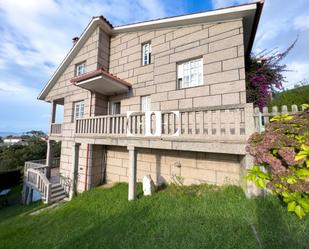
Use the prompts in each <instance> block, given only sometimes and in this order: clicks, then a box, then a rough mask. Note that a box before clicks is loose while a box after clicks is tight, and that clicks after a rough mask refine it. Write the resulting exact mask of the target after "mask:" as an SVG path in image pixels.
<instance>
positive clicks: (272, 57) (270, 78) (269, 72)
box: [246, 39, 297, 110]
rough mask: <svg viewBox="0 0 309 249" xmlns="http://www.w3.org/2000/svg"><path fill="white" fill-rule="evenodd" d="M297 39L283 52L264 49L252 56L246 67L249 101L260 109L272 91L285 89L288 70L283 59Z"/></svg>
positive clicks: (265, 104)
mask: <svg viewBox="0 0 309 249" xmlns="http://www.w3.org/2000/svg"><path fill="white" fill-rule="evenodd" d="M296 42H297V39H296V40H295V41H294V42H293V44H292V45H291V46H290V47H289V48H288V49H287V50H286V51H285V52H283V53H274V52H273V51H270V52H269V51H268V50H264V51H262V53H260V54H257V55H254V54H252V55H251V56H250V59H249V61H248V65H247V68H246V88H247V89H246V91H247V102H252V103H254V105H255V106H258V107H259V108H260V110H262V108H263V107H264V106H267V103H268V102H269V100H270V97H271V94H272V92H275V91H277V90H283V86H282V83H283V82H285V77H284V75H283V73H284V72H286V71H288V70H287V66H286V65H285V64H281V61H282V60H283V59H284V58H285V57H286V56H287V54H288V53H289V52H290V51H291V50H292V48H293V47H294V45H295V43H296Z"/></svg>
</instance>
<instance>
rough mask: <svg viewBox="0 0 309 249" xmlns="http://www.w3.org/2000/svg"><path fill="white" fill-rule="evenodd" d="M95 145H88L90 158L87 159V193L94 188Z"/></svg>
mask: <svg viewBox="0 0 309 249" xmlns="http://www.w3.org/2000/svg"><path fill="white" fill-rule="evenodd" d="M93 148H94V145H93V144H89V145H88V158H87V165H88V166H87V172H86V177H87V186H86V189H85V191H87V190H89V189H91V186H92V181H91V180H92V179H91V178H92V168H93Z"/></svg>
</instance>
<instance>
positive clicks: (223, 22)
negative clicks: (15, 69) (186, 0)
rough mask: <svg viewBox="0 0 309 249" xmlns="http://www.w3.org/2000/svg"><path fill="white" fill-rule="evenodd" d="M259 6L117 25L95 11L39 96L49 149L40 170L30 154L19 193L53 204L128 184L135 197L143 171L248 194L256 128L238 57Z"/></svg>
mask: <svg viewBox="0 0 309 249" xmlns="http://www.w3.org/2000/svg"><path fill="white" fill-rule="evenodd" d="M262 7H263V2H256V3H251V4H245V5H240V6H236V7H230V8H223V9H218V10H213V11H207V12H200V13H195V14H188V15H182V16H175V17H168V18H162V19H158V20H152V21H145V22H139V23H133V24H128V25H123V26H116V27H114V26H113V25H112V24H111V23H110V22H109V21H108V20H107V19H105V18H104V17H102V16H98V17H93V18H92V20H91V21H90V23H89V24H88V26H87V27H86V28H85V30H84V31H83V33H82V34H81V36H80V37H79V38H77V37H76V38H74V39H73V42H74V44H73V47H72V48H71V50H70V51H69V53H68V54H67V56H66V57H65V59H64V60H63V62H62V63H61V64H60V66H59V67H58V68H57V70H56V71H55V73H54V74H53V76H52V77H51V79H50V80H49V81H48V83H47V84H46V86H45V87H44V89H43V90H42V91H41V93H40V95H39V97H38V99H39V100H43V101H46V102H48V103H50V105H51V125H50V133H49V140H48V152H47V157H46V161H45V163H43V165H41V169H42V168H44V167H45V170H43V171H44V173H42V172H43V171H42V170H41V171H39V170H37V169H36V167H37V164H35V163H34V164H32V163H31V162H28V164H27V167H26V169H25V170H26V180H25V182H26V190H25V192H26V193H31V191H32V190H33V188H36V189H39V190H40V191H41V193H42V196H43V199H44V200H45V201H46V202H51V201H56V200H59V199H61V198H63V196H64V193H67V194H69V195H70V196H72V195H73V194H74V193H75V192H83V191H87V190H89V189H90V188H92V187H94V186H97V185H100V184H104V183H105V182H128V183H129V191H128V192H129V194H128V197H129V200H132V199H134V198H135V195H136V190H135V185H136V182H137V181H141V179H142V178H143V176H145V175H150V176H151V178H152V179H153V180H154V182H155V184H157V185H158V184H162V183H164V182H170V181H171V180H172V179H173V178H175V177H178V179H179V178H181V179H182V181H183V183H184V184H199V183H209V184H218V185H222V184H236V185H240V186H243V187H244V189H246V191H247V192H250V190H249V189H248V184H247V183H246V182H244V180H243V177H242V175H243V173H244V170H245V169H246V168H248V167H250V166H251V165H252V161H251V159H250V157H249V156H248V155H247V154H246V151H245V145H246V140H247V139H248V137H249V136H250V134H252V133H253V132H254V131H255V127H254V119H253V105H252V104H251V103H247V102H246V85H245V64H246V60H247V58H248V56H249V54H250V52H251V49H252V45H253V42H254V38H255V34H256V30H257V27H258V23H259V18H260V15H261V11H262ZM59 106H63V108H64V117H63V122H62V123H57V122H56V112H57V107H59ZM150 111H156V113H155V112H153V113H152V114H151V112H150ZM147 113H148V114H147ZM54 141H61V158H60V161H59V162H60V165H58V166H59V173H56V175H57V174H58V176H59V175H60V176H61V177H60V180H59V177H58V181H60V182H55V181H54V182H53V181H51V172H50V171H51V169H50V168H51V165H53V163H52V160H53V156H52V154H53V153H52V146H51V144H52V143H53V142H54ZM26 195H27V194H26Z"/></svg>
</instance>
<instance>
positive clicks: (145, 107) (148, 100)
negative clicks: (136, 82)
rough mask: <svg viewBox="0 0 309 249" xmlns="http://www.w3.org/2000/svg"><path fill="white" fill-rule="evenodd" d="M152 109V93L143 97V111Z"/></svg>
mask: <svg viewBox="0 0 309 249" xmlns="http://www.w3.org/2000/svg"><path fill="white" fill-rule="evenodd" d="M150 109H151V98H150V95H147V96H142V97H141V111H142V112H147V111H150Z"/></svg>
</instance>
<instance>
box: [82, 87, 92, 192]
mask: <svg viewBox="0 0 309 249" xmlns="http://www.w3.org/2000/svg"><path fill="white" fill-rule="evenodd" d="M92 94H93V92H92V91H91V90H90V110H89V116H90V117H91V112H92ZM86 158H87V160H86V179H85V187H84V188H85V190H88V177H89V175H88V168H89V144H87V153H86ZM89 184H91V179H90V180H89Z"/></svg>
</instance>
